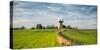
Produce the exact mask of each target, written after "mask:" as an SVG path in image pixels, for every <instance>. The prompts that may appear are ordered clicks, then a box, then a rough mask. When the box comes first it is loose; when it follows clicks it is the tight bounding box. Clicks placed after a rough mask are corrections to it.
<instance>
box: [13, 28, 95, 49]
mask: <svg viewBox="0 0 100 50" xmlns="http://www.w3.org/2000/svg"><path fill="white" fill-rule="evenodd" d="M56 33H57V32H56V30H55V29H41V30H38V29H37V30H13V48H14V49H20V48H45V47H59V44H58V43H57V42H56ZM64 35H65V37H66V38H70V39H72V40H74V46H76V45H91V44H97V31H96V30H67V31H64Z"/></svg>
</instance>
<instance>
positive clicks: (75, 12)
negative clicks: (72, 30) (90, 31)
mask: <svg viewBox="0 0 100 50" xmlns="http://www.w3.org/2000/svg"><path fill="white" fill-rule="evenodd" d="M13 10H14V11H13V19H14V20H13V21H14V23H13V24H14V26H15V27H19V26H23V25H24V26H26V27H32V26H33V25H36V24H42V25H44V26H46V25H55V24H56V18H57V17H59V16H61V17H62V19H63V20H64V24H65V25H72V26H77V27H79V28H96V24H97V22H96V20H97V7H96V6H91V5H71V4H70V5H69V4H59V3H42V2H27V1H26V2H24V1H16V2H15V3H14V9H13Z"/></svg>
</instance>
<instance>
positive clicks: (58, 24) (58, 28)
mask: <svg viewBox="0 0 100 50" xmlns="http://www.w3.org/2000/svg"><path fill="white" fill-rule="evenodd" d="M62 28H63V20H62V18H61V17H58V18H57V31H58V32H62V31H61V30H62Z"/></svg>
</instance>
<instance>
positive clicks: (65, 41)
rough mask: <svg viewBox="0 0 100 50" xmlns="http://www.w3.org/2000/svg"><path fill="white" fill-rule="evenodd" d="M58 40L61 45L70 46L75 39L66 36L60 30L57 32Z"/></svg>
mask: <svg viewBox="0 0 100 50" xmlns="http://www.w3.org/2000/svg"><path fill="white" fill-rule="evenodd" d="M56 41H57V43H58V44H59V45H60V46H62V45H65V46H70V45H72V44H73V40H71V39H69V38H65V36H64V35H63V34H62V33H61V32H58V33H57V34H56Z"/></svg>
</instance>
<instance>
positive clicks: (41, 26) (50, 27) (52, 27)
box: [12, 24, 78, 30]
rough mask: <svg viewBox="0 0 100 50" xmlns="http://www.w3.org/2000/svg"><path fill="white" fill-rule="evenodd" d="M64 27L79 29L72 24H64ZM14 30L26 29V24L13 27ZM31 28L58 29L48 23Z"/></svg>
mask: <svg viewBox="0 0 100 50" xmlns="http://www.w3.org/2000/svg"><path fill="white" fill-rule="evenodd" d="M62 28H64V29H78V28H77V27H71V26H70V25H67V26H66V25H63V26H62ZM12 29H14V30H24V29H26V28H25V26H22V27H16V28H12ZM30 29H57V27H56V26H54V25H47V26H43V25H42V24H37V25H36V27H31V28H30Z"/></svg>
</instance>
